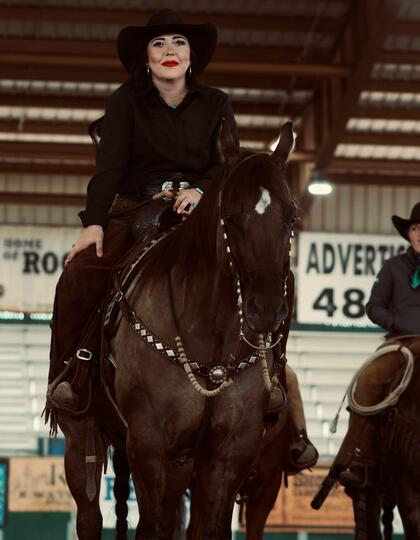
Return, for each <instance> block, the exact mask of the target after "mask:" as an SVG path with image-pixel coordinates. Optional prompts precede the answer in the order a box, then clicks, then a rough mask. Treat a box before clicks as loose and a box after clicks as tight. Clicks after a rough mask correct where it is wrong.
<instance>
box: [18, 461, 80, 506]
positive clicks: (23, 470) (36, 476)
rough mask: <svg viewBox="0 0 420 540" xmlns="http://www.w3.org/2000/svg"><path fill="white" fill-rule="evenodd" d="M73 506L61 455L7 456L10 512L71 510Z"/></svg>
mask: <svg viewBox="0 0 420 540" xmlns="http://www.w3.org/2000/svg"><path fill="white" fill-rule="evenodd" d="M75 508H76V505H75V504H74V501H73V498H72V496H71V494H70V491H69V488H68V487H67V482H66V477H65V474H64V459H63V457H62V456H59V457H48V458H43V457H16V458H11V459H10V478H9V510H10V511H11V512H74V510H75Z"/></svg>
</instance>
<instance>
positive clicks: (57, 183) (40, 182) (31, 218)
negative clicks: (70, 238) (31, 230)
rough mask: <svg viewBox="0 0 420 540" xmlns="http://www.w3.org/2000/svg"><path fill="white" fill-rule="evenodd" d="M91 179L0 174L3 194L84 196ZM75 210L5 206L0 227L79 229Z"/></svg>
mask: <svg viewBox="0 0 420 540" xmlns="http://www.w3.org/2000/svg"><path fill="white" fill-rule="evenodd" d="M88 181H89V178H83V177H80V176H68V175H45V176H44V175H39V174H14V173H10V174H5V173H2V174H0V192H4V193H31V192H32V193H65V194H69V195H70V194H71V195H80V194H82V195H84V194H85V193H86V186H87V183H88ZM80 210H81V208H78V207H74V206H66V207H64V206H54V205H45V206H44V205H31V204H10V203H2V202H1V198H0V224H10V223H16V224H18V223H21V224H32V225H64V226H69V225H76V226H77V225H80V220H79V218H78V216H77V213H78V212H79V211H80Z"/></svg>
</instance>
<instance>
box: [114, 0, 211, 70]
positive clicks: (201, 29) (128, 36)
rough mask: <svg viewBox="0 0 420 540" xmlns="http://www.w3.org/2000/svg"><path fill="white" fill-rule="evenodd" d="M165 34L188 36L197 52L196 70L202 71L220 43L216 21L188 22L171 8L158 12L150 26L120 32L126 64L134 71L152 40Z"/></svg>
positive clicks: (123, 57)
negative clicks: (185, 22) (217, 43)
mask: <svg viewBox="0 0 420 540" xmlns="http://www.w3.org/2000/svg"><path fill="white" fill-rule="evenodd" d="M163 34H181V35H183V36H185V37H186V38H187V39H188V41H189V43H190V46H191V49H192V51H193V54H194V58H193V70H194V72H195V73H200V72H201V71H203V69H204V68H205V67H206V66H207V64H208V63H209V62H210V60H211V57H212V56H213V53H214V49H215V47H216V42H217V30H216V27H215V26H214V25H213V24H184V23H183V22H182V18H181V16H180V15H179V14H178V13H177V12H176V11H172V10H171V9H162V10H160V11H157V12H156V13H154V14H153V15H152V16H151V17H150V19H149V21H148V22H147V24H146V26H127V27H125V28H123V29H122V30H121V32H120V33H119V34H118V39H117V46H118V54H119V57H120V60H121V63H122V65H123V66H124V67H125V69H126V70H127V71H128V72H129V73H131V72H132V71H133V70H134V68H135V66H136V63H137V62H138V60H139V58H141V55H142V53H144V52H145V51H146V49H147V45H148V43H149V41H150V40H151V39H153V38H154V37H156V36H160V35H163Z"/></svg>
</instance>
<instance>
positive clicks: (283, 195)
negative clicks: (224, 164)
mask: <svg viewBox="0 0 420 540" xmlns="http://www.w3.org/2000/svg"><path fill="white" fill-rule="evenodd" d="M283 173H284V164H279V162H278V161H277V160H273V159H272V158H271V155H269V154H263V153H260V154H252V153H247V154H245V155H243V156H241V158H240V159H238V160H237V162H236V163H235V164H234V166H233V168H232V169H231V173H230V175H229V177H228V179H227V181H226V183H225V185H224V189H223V193H222V200H223V203H224V206H226V205H229V204H230V203H235V202H238V200H254V199H256V198H257V197H259V196H260V190H261V188H265V189H267V190H268V191H269V192H270V193H271V194H273V196H274V197H277V198H278V199H279V200H280V201H281V203H282V204H284V205H288V206H289V205H294V201H293V199H292V196H291V193H290V191H289V188H288V186H287V183H286V182H285V180H284V177H283Z"/></svg>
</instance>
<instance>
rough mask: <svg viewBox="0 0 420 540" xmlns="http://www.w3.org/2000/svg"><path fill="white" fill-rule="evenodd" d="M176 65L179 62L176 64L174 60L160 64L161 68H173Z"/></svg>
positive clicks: (177, 63)
mask: <svg viewBox="0 0 420 540" xmlns="http://www.w3.org/2000/svg"><path fill="white" fill-rule="evenodd" d="M178 65H179V62H177V61H176V60H166V62H162V66H166V67H175V66H178Z"/></svg>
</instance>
